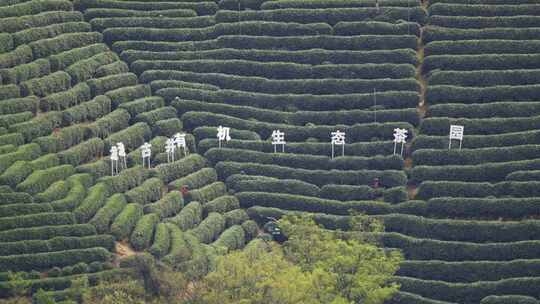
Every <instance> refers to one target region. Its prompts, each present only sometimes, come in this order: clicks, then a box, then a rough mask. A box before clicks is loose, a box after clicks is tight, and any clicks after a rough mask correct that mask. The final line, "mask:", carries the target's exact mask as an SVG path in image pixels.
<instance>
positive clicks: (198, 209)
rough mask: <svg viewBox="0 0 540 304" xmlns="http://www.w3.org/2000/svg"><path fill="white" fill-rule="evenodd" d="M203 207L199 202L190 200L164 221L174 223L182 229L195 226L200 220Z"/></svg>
mask: <svg viewBox="0 0 540 304" xmlns="http://www.w3.org/2000/svg"><path fill="white" fill-rule="evenodd" d="M202 212H203V208H202V205H201V203H199V202H191V203H189V204H187V205H186V206H185V207H184V208H183V209H182V210H180V212H179V213H178V214H177V215H176V216H175V217H172V218H169V219H167V220H166V222H169V223H172V224H175V225H176V226H178V227H179V228H180V229H182V230H183V231H186V230H188V229H191V228H193V227H195V226H197V225H198V224H199V223H200V222H201V221H202Z"/></svg>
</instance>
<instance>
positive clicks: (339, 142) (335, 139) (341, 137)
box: [330, 130, 345, 159]
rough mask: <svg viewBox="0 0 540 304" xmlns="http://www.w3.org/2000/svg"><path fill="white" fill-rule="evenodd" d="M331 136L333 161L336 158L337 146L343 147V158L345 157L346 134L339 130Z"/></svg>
mask: <svg viewBox="0 0 540 304" xmlns="http://www.w3.org/2000/svg"><path fill="white" fill-rule="evenodd" d="M330 135H331V137H332V159H334V157H335V146H341V156H345V132H341V131H340V130H337V131H335V132H332V133H330Z"/></svg>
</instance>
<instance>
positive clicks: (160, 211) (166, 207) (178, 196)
mask: <svg viewBox="0 0 540 304" xmlns="http://www.w3.org/2000/svg"><path fill="white" fill-rule="evenodd" d="M183 207H184V196H183V195H182V193H181V192H179V191H170V192H168V193H167V194H165V195H164V196H163V198H161V199H160V200H159V201H157V202H155V203H151V204H147V205H145V206H144V213H145V214H146V213H155V214H157V215H158V216H159V218H160V219H164V218H168V217H172V216H175V215H176V214H177V213H178V212H179V211H180V210H181V209H182V208H183Z"/></svg>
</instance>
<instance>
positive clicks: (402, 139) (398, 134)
mask: <svg viewBox="0 0 540 304" xmlns="http://www.w3.org/2000/svg"><path fill="white" fill-rule="evenodd" d="M407 133H408V131H407V129H400V128H395V129H394V155H395V154H396V150H397V145H398V144H401V156H403V146H404V145H405V143H406V142H407Z"/></svg>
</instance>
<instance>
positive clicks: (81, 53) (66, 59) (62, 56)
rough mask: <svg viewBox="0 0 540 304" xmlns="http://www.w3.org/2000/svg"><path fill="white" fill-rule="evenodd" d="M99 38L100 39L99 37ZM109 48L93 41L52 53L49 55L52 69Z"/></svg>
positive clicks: (65, 66) (69, 64)
mask: <svg viewBox="0 0 540 304" xmlns="http://www.w3.org/2000/svg"><path fill="white" fill-rule="evenodd" d="M99 40H100V39H99ZM108 50H109V48H108V47H107V45H105V44H102V43H94V44H90V45H85V46H81V47H77V48H73V49H70V50H66V51H64V52H62V53H59V54H54V55H51V56H50V57H49V61H50V62H51V67H52V69H53V70H55V71H56V70H64V69H65V68H67V67H69V66H71V65H73V64H75V63H77V62H79V61H81V60H85V59H88V58H91V57H92V56H94V55H97V54H100V53H104V52H107V51H108Z"/></svg>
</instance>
